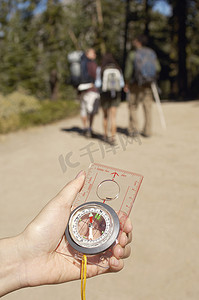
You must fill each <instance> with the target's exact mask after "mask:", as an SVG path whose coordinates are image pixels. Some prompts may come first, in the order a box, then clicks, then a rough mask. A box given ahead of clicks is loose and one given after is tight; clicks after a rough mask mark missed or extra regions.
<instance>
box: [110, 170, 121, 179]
mask: <svg viewBox="0 0 199 300" xmlns="http://www.w3.org/2000/svg"><path fill="white" fill-rule="evenodd" d="M111 174H113V179H112V180H114V178H115V176H116V175H117V176H119V174H117V172H113V173H111Z"/></svg>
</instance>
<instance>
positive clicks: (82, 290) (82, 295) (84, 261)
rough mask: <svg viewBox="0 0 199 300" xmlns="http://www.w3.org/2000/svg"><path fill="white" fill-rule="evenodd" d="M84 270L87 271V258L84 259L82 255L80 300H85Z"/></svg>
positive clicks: (84, 256)
mask: <svg viewBox="0 0 199 300" xmlns="http://www.w3.org/2000/svg"><path fill="white" fill-rule="evenodd" d="M86 269H87V257H86V255H83V257H82V270H81V300H86V296H85V290H86Z"/></svg>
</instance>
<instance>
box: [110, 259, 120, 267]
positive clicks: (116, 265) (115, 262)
mask: <svg viewBox="0 0 199 300" xmlns="http://www.w3.org/2000/svg"><path fill="white" fill-rule="evenodd" d="M111 265H112V266H114V267H118V266H119V260H117V259H116V258H115V257H112V258H111Z"/></svg>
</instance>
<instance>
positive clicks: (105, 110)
mask: <svg viewBox="0 0 199 300" xmlns="http://www.w3.org/2000/svg"><path fill="white" fill-rule="evenodd" d="M108 113H109V110H108V108H103V128H104V139H105V140H107V139H108Z"/></svg>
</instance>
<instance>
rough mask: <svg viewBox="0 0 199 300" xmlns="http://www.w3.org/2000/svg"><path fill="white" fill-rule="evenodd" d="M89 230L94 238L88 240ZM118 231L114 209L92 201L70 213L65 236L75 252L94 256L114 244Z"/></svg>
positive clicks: (118, 224)
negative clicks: (91, 217)
mask: <svg viewBox="0 0 199 300" xmlns="http://www.w3.org/2000/svg"><path fill="white" fill-rule="evenodd" d="M90 215H93V220H92V219H91V220H92V222H90V221H89V219H90V217H89V216H90ZM91 227H92V229H91ZM89 230H93V233H94V235H93V236H96V238H91V239H89V238H88V231H89ZM119 231H120V221H119V218H118V216H117V214H116V212H115V211H114V209H113V208H112V207H110V206H109V205H107V204H105V203H101V202H98V201H92V202H87V203H83V204H82V205H80V206H78V207H76V208H75V209H74V210H73V211H72V212H71V214H70V217H69V221H68V224H67V227H66V230H65V235H66V239H67V241H68V242H69V244H70V245H71V246H72V247H73V248H74V249H75V250H77V251H78V252H80V253H83V254H87V255H95V254H98V253H101V252H104V251H106V250H107V249H109V248H110V247H111V246H112V245H113V244H114V243H115V241H116V239H117V237H118V235H119ZM89 232H90V231H89ZM91 236H92V235H91ZM93 236H92V237H93Z"/></svg>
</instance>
